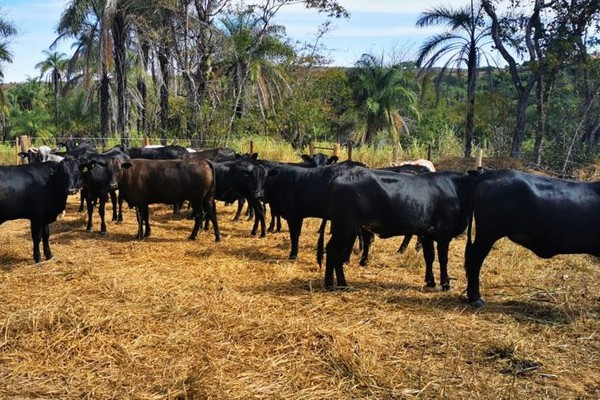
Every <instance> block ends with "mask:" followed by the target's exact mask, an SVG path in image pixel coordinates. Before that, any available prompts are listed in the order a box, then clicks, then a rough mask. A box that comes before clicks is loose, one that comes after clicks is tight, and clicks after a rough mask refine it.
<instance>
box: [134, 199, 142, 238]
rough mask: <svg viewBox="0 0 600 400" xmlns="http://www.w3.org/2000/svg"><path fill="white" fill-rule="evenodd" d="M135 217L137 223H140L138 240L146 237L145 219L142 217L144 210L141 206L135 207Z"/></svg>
mask: <svg viewBox="0 0 600 400" xmlns="http://www.w3.org/2000/svg"><path fill="white" fill-rule="evenodd" d="M135 218H136V220H137V224H138V231H137V235H136V236H137V240H142V239H143V238H144V233H143V228H142V227H143V224H144V220H143V219H142V210H141V208H140V207H139V206H136V207H135Z"/></svg>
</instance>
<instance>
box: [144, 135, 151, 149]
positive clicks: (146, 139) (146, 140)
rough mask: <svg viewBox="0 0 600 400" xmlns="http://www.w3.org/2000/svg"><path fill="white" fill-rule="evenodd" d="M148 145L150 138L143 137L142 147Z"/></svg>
mask: <svg viewBox="0 0 600 400" xmlns="http://www.w3.org/2000/svg"><path fill="white" fill-rule="evenodd" d="M148 145H150V138H149V137H148V136H144V147H145V146H148Z"/></svg>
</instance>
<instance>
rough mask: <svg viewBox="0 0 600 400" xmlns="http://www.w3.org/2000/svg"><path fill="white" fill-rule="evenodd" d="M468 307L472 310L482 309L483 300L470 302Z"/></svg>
mask: <svg viewBox="0 0 600 400" xmlns="http://www.w3.org/2000/svg"><path fill="white" fill-rule="evenodd" d="M469 305H470V306H471V307H472V308H474V309H475V310H479V309H480V308H483V307H484V306H485V300H483V299H478V300H475V301H471V302H470V303H469Z"/></svg>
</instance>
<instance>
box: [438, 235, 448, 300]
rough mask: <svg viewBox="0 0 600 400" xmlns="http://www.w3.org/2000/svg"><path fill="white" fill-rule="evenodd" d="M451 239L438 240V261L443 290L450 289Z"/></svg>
mask: <svg viewBox="0 0 600 400" xmlns="http://www.w3.org/2000/svg"><path fill="white" fill-rule="evenodd" d="M449 247H450V241H449V240H440V241H438V242H437V252H438V262H439V263H440V283H441V285H442V290H450V277H449V276H448V248H449Z"/></svg>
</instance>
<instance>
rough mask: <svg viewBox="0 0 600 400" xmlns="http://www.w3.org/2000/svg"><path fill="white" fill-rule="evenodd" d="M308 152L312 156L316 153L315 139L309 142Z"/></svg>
mask: <svg viewBox="0 0 600 400" xmlns="http://www.w3.org/2000/svg"><path fill="white" fill-rule="evenodd" d="M308 154H310V156H311V157H312V156H314V155H315V141H314V140H311V141H310V142H308Z"/></svg>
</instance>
